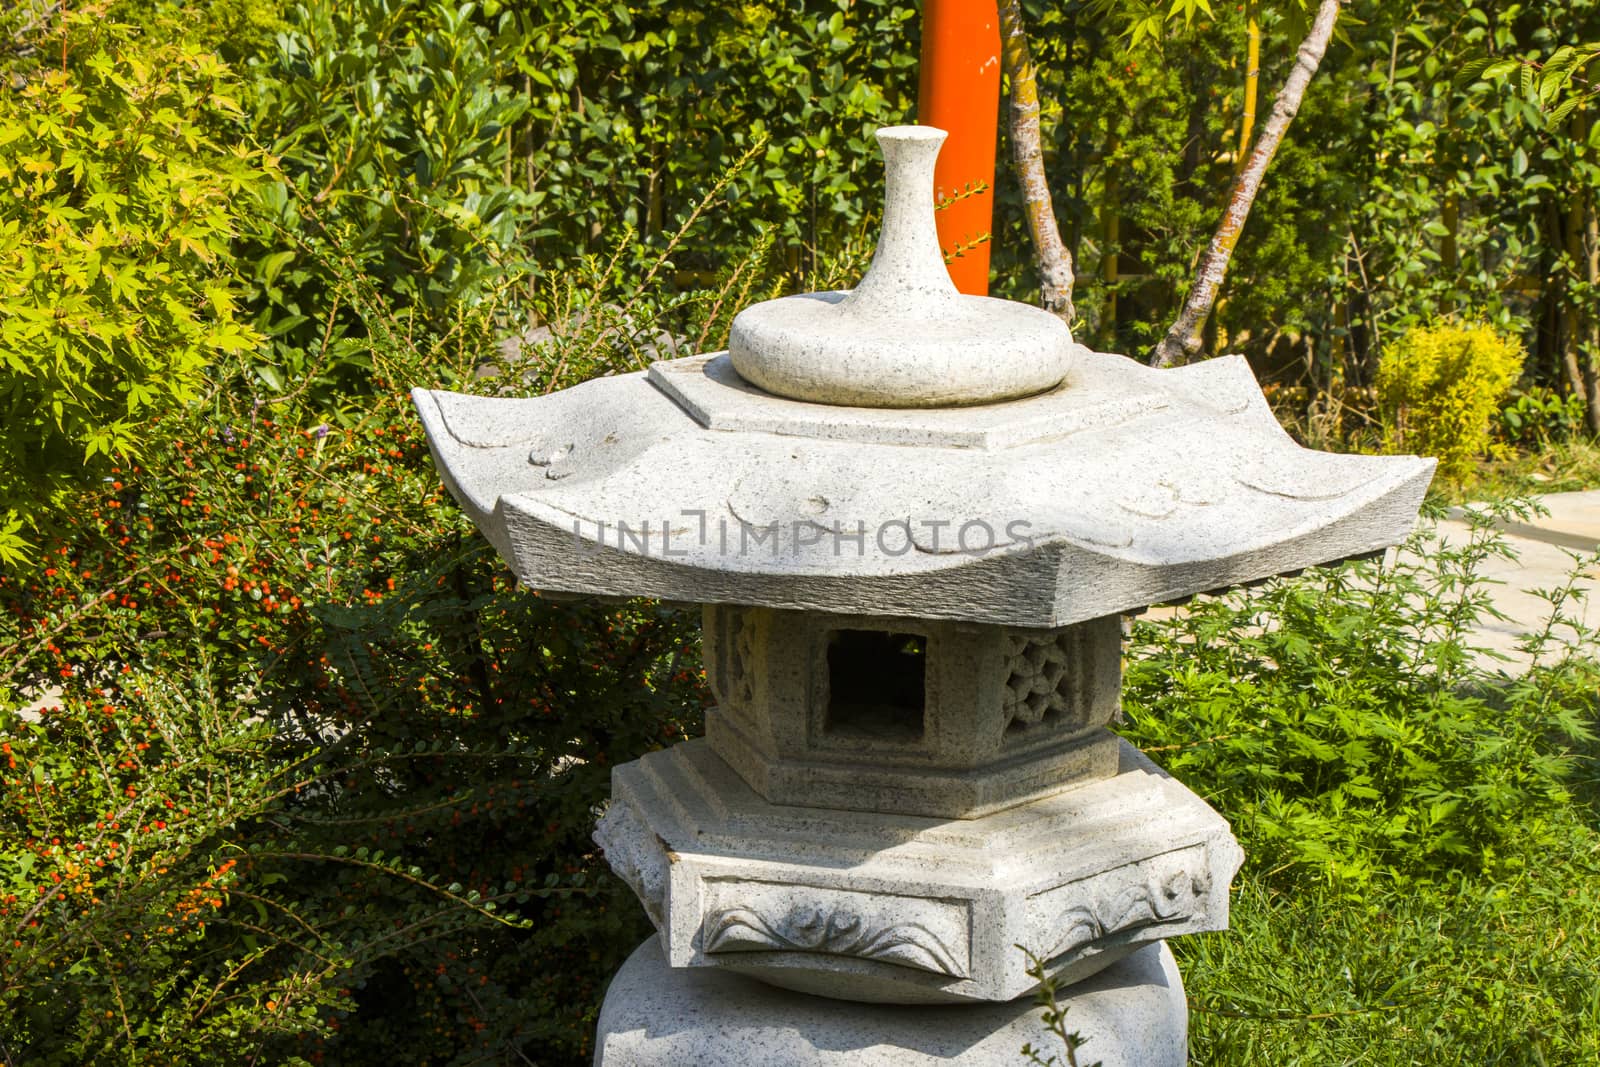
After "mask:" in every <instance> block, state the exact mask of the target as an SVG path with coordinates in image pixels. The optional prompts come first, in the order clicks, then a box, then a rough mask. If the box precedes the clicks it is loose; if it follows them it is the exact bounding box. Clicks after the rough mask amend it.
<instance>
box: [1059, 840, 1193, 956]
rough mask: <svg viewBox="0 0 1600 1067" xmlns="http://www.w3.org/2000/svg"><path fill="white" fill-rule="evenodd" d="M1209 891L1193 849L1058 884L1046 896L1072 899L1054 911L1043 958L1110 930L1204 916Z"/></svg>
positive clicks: (1070, 948)
mask: <svg viewBox="0 0 1600 1067" xmlns="http://www.w3.org/2000/svg"><path fill="white" fill-rule="evenodd" d="M1210 892H1211V875H1210V868H1209V865H1208V864H1207V861H1206V856H1205V854H1204V852H1203V850H1201V849H1198V848H1189V849H1180V850H1179V851H1177V852H1169V853H1167V854H1166V855H1163V856H1157V857H1155V858H1153V859H1151V860H1147V861H1146V862H1144V863H1139V864H1132V865H1130V867H1127V868H1122V869H1121V870H1118V871H1111V872H1107V874H1105V875H1101V876H1099V877H1096V878H1091V879H1087V880H1086V883H1075V884H1072V885H1066V886H1062V887H1061V888H1060V889H1057V890H1054V891H1053V892H1051V893H1050V894H1046V895H1047V896H1051V897H1058V898H1059V897H1066V898H1067V899H1068V900H1073V899H1074V898H1076V901H1077V902H1076V903H1071V904H1069V905H1068V906H1067V907H1065V908H1062V909H1061V910H1059V911H1056V912H1054V915H1053V921H1052V922H1051V923H1050V929H1051V930H1052V931H1053V932H1054V933H1055V942H1054V945H1053V947H1052V948H1051V949H1050V951H1049V952H1048V953H1047V954H1046V958H1048V959H1054V958H1056V957H1058V956H1062V955H1065V954H1066V953H1069V952H1073V951H1075V950H1077V949H1080V948H1082V947H1084V946H1085V945H1088V944H1091V943H1093V942H1097V941H1100V940H1102V939H1103V938H1106V937H1108V936H1110V935H1112V934H1116V933H1122V932H1125V931H1131V930H1137V929H1139V928H1141V927H1146V926H1158V925H1164V924H1167V923H1181V922H1186V921H1188V920H1190V919H1193V918H1196V917H1198V916H1200V915H1203V914H1204V912H1205V908H1206V900H1207V898H1208V896H1209V895H1210Z"/></svg>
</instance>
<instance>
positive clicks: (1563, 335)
mask: <svg viewBox="0 0 1600 1067" xmlns="http://www.w3.org/2000/svg"><path fill="white" fill-rule="evenodd" d="M1574 125H1576V123H1575V124H1574ZM1574 132H1576V131H1574ZM1578 143H1579V144H1582V143H1583V142H1581V141H1580V142H1578ZM1583 201H1584V195H1583V192H1582V190H1577V189H1575V190H1573V193H1572V199H1571V200H1569V201H1568V202H1567V209H1566V212H1565V215H1566V218H1565V220H1564V221H1565V223H1566V232H1565V233H1563V234H1562V245H1563V250H1564V251H1565V252H1566V256H1565V258H1564V263H1563V266H1564V267H1565V268H1566V269H1565V270H1563V271H1562V272H1561V286H1560V294H1561V316H1560V320H1559V321H1560V323H1561V326H1560V329H1559V331H1558V333H1557V335H1556V346H1557V351H1559V352H1560V354H1561V369H1562V371H1563V372H1564V373H1565V375H1566V379H1567V382H1566V385H1567V387H1566V390H1565V392H1566V393H1567V394H1568V395H1573V396H1583V395H1584V388H1583V368H1582V365H1581V364H1582V362H1583V352H1582V347H1583V342H1584V340H1585V338H1584V336H1583V333H1584V331H1583V312H1582V309H1581V308H1580V307H1579V304H1578V301H1579V299H1580V297H1579V295H1578V294H1577V293H1575V292H1574V291H1573V288H1574V287H1573V282H1574V281H1576V280H1577V279H1578V278H1579V277H1581V275H1579V273H1578V272H1579V271H1581V270H1583V269H1584V258H1585V257H1584V254H1583V214H1584V212H1583Z"/></svg>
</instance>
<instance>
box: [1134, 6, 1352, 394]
mask: <svg viewBox="0 0 1600 1067" xmlns="http://www.w3.org/2000/svg"><path fill="white" fill-rule="evenodd" d="M1340 2H1341V0H1321V3H1320V4H1319V5H1318V7H1317V17H1316V19H1315V20H1314V21H1313V22H1312V24H1311V31H1310V32H1309V33H1307V34H1306V39H1305V40H1304V41H1302V42H1300V50H1299V52H1298V54H1296V56H1295V61H1294V69H1293V70H1291V71H1290V72H1289V77H1288V80H1286V81H1285V82H1284V84H1283V89H1282V90H1281V91H1280V92H1279V93H1278V98H1277V100H1275V101H1274V102H1273V104H1272V114H1270V115H1268V116H1267V121H1266V122H1265V123H1264V124H1263V125H1262V127H1261V136H1260V137H1259V138H1258V139H1257V141H1256V143H1255V147H1254V148H1252V149H1251V150H1250V158H1249V160H1248V161H1247V162H1246V163H1245V165H1244V168H1243V169H1242V170H1240V171H1239V174H1238V176H1237V177H1236V178H1234V180H1233V189H1232V191H1231V192H1230V193H1229V196H1228V209H1227V211H1225V212H1224V213H1223V216H1222V222H1221V224H1219V225H1218V226H1217V232H1216V233H1215V234H1213V235H1212V237H1211V244H1210V246H1209V247H1207V248H1206V251H1205V254H1204V255H1203V256H1201V257H1200V263H1199V266H1198V267H1197V268H1196V270H1195V278H1194V283H1193V284H1192V285H1191V286H1190V288H1189V296H1188V299H1186V300H1185V301H1184V304H1183V310H1182V311H1181V312H1179V314H1178V318H1177V321H1175V322H1174V323H1173V324H1172V328H1171V329H1169V330H1168V331H1167V335H1166V337H1164V338H1162V339H1161V343H1160V344H1159V345H1157V346H1156V350H1155V353H1154V354H1153V355H1152V356H1151V357H1150V363H1151V365H1152V366H1156V367H1170V366H1172V365H1173V364H1174V363H1181V362H1185V361H1187V360H1188V359H1189V358H1190V357H1192V356H1194V355H1195V354H1196V353H1198V352H1199V351H1200V348H1201V344H1202V331H1203V330H1204V329H1205V323H1206V319H1207V318H1208V317H1210V315H1211V309H1212V308H1213V307H1214V306H1215V305H1216V302H1217V293H1218V292H1219V291H1220V290H1221V288H1222V279H1223V277H1224V276H1225V275H1226V274H1227V273H1228V261H1229V260H1230V259H1232V258H1233V249H1234V246H1235V245H1237V244H1238V243H1239V234H1240V232H1241V231H1242V230H1243V229H1244V224H1245V220H1246V219H1248V218H1249V217H1250V206H1251V205H1252V204H1253V203H1255V199H1256V193H1257V192H1258V191H1259V190H1260V189H1261V179H1262V177H1263V176H1265V174H1266V172H1267V166H1268V164H1270V163H1271V162H1272V157H1273V155H1274V154H1276V152H1277V151H1278V145H1280V144H1281V143H1282V142H1283V135H1284V133H1285V132H1286V131H1287V130H1288V129H1289V123H1291V122H1292V121H1294V116H1295V113H1296V112H1298V111H1299V110H1300V102H1301V101H1302V100H1304V99H1305V95H1306V86H1308V85H1310V84H1311V77H1312V75H1314V74H1316V72H1317V67H1318V66H1320V65H1321V64H1322V56H1323V53H1325V52H1326V51H1327V50H1328V41H1329V40H1330V39H1331V38H1332V37H1333V24H1334V23H1335V22H1336V21H1338V18H1339V6H1340Z"/></svg>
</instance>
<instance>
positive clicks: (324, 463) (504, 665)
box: [0, 246, 759, 1067]
mask: <svg viewBox="0 0 1600 1067" xmlns="http://www.w3.org/2000/svg"><path fill="white" fill-rule="evenodd" d="M757 251H759V246H758V249H757ZM657 276H659V275H657ZM740 277H741V276H740V275H739V274H737V273H734V274H732V275H730V277H729V278H728V279H727V286H726V287H725V288H724V289H723V290H722V291H720V292H712V293H706V294H702V295H701V297H700V298H699V299H698V300H696V301H692V302H691V306H694V307H702V308H703V314H705V315H706V316H708V317H707V320H706V321H707V324H708V325H707V328H710V325H711V324H718V323H725V321H726V314H727V309H728V307H729V306H730V304H731V303H733V302H734V298H733V292H734V287H736V286H739V285H742V284H744V283H742V282H740V280H739V279H740ZM339 284H340V285H341V286H342V288H341V289H340V290H339V291H340V292H363V293H369V294H370V290H369V289H367V288H363V287H362V282H361V280H360V279H359V278H347V279H343V280H341V281H340V283H339ZM608 295H615V294H608ZM619 298H620V296H619ZM573 299H574V300H578V301H580V302H583V303H592V302H593V301H594V299H595V297H594V295H593V294H591V295H590V296H588V297H582V296H579V295H576V294H575V295H574V296H573ZM666 303H668V304H670V303H671V301H666ZM367 306H368V307H370V308H371V309H372V310H371V312H370V315H369V318H368V319H367V320H365V321H364V322H363V324H362V326H363V330H362V333H363V335H364V336H365V337H366V338H367V339H366V340H360V341H357V340H355V339H352V340H351V341H350V343H351V344H352V345H355V344H358V343H359V344H360V345H362V346H363V349H362V351H361V352H360V353H358V354H359V357H360V358H361V359H362V360H363V361H364V362H365V363H366V364H367V365H369V366H371V367H372V368H373V369H374V371H375V374H376V375H377V377H378V378H380V379H381V380H383V381H391V382H396V383H408V384H409V383H424V384H441V385H449V386H453V387H458V388H459V387H462V386H463V384H465V385H466V386H467V387H469V388H471V387H475V388H488V389H494V388H497V387H498V386H499V382H498V381H497V380H495V379H483V378H479V377H477V376H476V375H475V367H476V364H477V361H478V359H479V358H480V357H481V354H482V352H483V351H484V350H485V349H486V348H488V347H489V346H492V344H493V342H494V339H495V337H496V335H497V330H498V325H497V324H498V322H499V321H500V319H501V315H500V313H499V312H498V310H497V309H496V306H495V305H494V303H493V301H485V302H483V303H482V304H480V305H479V306H477V307H472V308H468V307H458V308H456V309H455V314H454V316H453V318H451V319H450V320H449V321H440V320H435V322H436V324H437V325H438V326H439V327H440V332H437V333H429V334H426V335H422V334H408V333H407V325H408V323H409V319H408V316H407V314H406V312H405V311H404V310H403V309H394V308H387V307H385V306H383V305H381V304H377V303H372V304H369V305H367ZM653 306H654V305H653V304H652V303H651V301H649V300H642V299H641V300H634V301H632V302H629V303H628V304H627V305H626V306H625V307H624V308H623V309H622V311H623V312H625V313H631V314H633V315H634V316H635V317H636V321H637V322H638V323H639V324H640V326H641V327H644V326H647V325H648V324H647V323H646V322H645V321H644V320H645V317H646V316H647V315H648V314H649V312H650V310H651V309H652V307H653ZM336 314H338V311H337V310H336V309H334V308H332V307H330V308H329V310H328V311H327V312H326V315H328V316H329V317H331V316H333V315H336ZM611 327H612V324H611V323H608V322H607V321H605V320H602V319H599V318H596V319H594V320H593V321H592V322H591V323H590V324H589V325H588V326H587V327H586V328H585V329H584V330H582V331H576V332H573V333H571V334H568V335H567V336H564V337H563V338H561V339H560V340H559V342H558V343H556V344H555V345H553V346H552V348H550V349H548V350H540V351H538V352H534V353H530V354H529V356H528V364H527V366H526V367H521V368H519V373H520V372H521V371H524V370H525V371H526V372H528V373H537V374H539V375H541V379H540V380H542V381H548V382H550V383H551V384H552V385H553V386H556V387H559V386H563V385H570V384H573V383H574V381H575V380H576V377H577V376H578V375H580V374H583V375H592V374H598V373H605V372H608V371H614V370H616V369H619V367H625V366H628V365H630V364H631V362H632V360H633V358H634V354H633V352H632V351H631V350H629V349H627V348H626V347H623V348H618V347H616V345H615V344H614V343H613V342H614V340H615V338H614V336H613V335H612V334H611V333H610V330H611ZM541 358H543V359H544V360H545V362H542V363H541V362H539V360H540V359H541ZM311 373H313V372H308V376H307V377H303V378H301V379H300V380H290V381H289V382H288V383H287V384H288V389H287V390H286V391H285V392H284V393H283V394H281V395H272V394H269V393H267V392H266V391H265V390H264V389H263V387H262V384H261V381H260V378H259V375H258V374H257V373H256V370H255V356H254V354H253V353H244V354H241V355H238V356H236V357H230V358H229V359H227V360H226V361H225V362H223V363H221V364H218V365H214V366H213V367H212V368H211V369H210V371H209V372H208V374H209V376H210V379H211V381H212V383H213V385H214V389H212V390H210V391H209V392H208V393H207V399H206V401H205V403H204V404H196V405H191V406H190V407H189V408H188V409H180V410H178V411H175V412H172V413H171V414H170V415H169V416H168V420H167V421H166V422H165V423H164V426H165V428H166V429H167V433H168V435H169V436H167V437H166V438H165V439H164V440H160V441H158V442H156V443H155V444H153V445H152V446H151V447H150V448H148V449H147V450H146V454H145V455H144V456H143V457H142V458H141V460H140V461H139V463H138V464H137V465H130V466H126V467H117V466H114V467H113V468H112V469H111V477H112V479H113V480H111V481H109V482H107V483H105V484H104V486H103V487H101V488H98V489H94V490H91V491H89V492H86V493H84V494H82V495H80V496H79V497H77V498H76V499H75V500H74V509H75V513H76V514H77V515H78V516H79V519H80V522H79V523H78V525H77V526H76V527H74V528H73V529H72V530H70V531H63V532H62V533H61V534H59V535H58V536H57V537H55V538H53V539H51V540H49V541H47V542H46V543H45V544H44V545H43V546H42V547H41V552H42V553H43V555H44V561H43V562H44V563H45V564H46V565H45V566H42V567H41V568H39V569H37V570H36V571H34V572H31V573H28V574H25V575H0V693H4V694H6V699H7V701H8V703H7V704H6V705H4V706H0V744H3V745H4V746H5V748H4V749H0V937H3V938H4V939H5V944H6V946H7V950H6V951H5V952H3V953H0V1044H3V1047H4V1048H5V1049H6V1050H8V1052H7V1054H8V1055H10V1056H11V1057H12V1058H13V1060H17V1061H20V1062H26V1063H29V1064H40V1065H45V1067H51V1065H63V1067H65V1065H77V1064H86V1063H94V1064H114V1063H124V1062H129V1063H131V1062H153V1063H182V1064H184V1065H185V1067H204V1065H206V1064H235V1063H239V1062H247V1061H248V1060H250V1059H251V1058H256V1059H257V1062H262V1063H274V1064H279V1063H285V1064H288V1063H293V1064H301V1063H323V1062H329V1063H352V1064H364V1063H381V1062H386V1061H392V1062H397V1063H423V1062H426V1063H430V1064H462V1065H465V1064H468V1063H481V1062H484V1061H492V1062H505V1061H509V1062H517V1061H518V1057H519V1054H520V1055H524V1056H532V1057H534V1058H535V1061H536V1062H546V1063H549V1062H563V1063H564V1062H571V1063H576V1062H579V1061H581V1060H583V1059H585V1058H586V1057H587V1056H588V1055H589V1054H590V1052H591V1051H592V1041H593V1029H594V1020H595V1012H596V1011H597V1009H598V1003H599V998H600V994H601V991H602V989H603V984H604V981H605V979H606V978H607V977H608V976H609V974H611V973H612V972H613V971H614V970H615V968H616V967H617V966H619V965H620V963H621V961H622V959H623V958H624V957H625V956H626V954H627V953H628V952H630V951H631V950H632V949H633V948H634V947H635V946H636V945H637V944H638V942H639V940H641V939H642V938H643V937H644V936H645V934H646V932H647V930H648V921H647V920H646V919H645V918H644V916H643V913H642V911H641V910H640V909H639V908H638V907H637V904H636V903H635V901H634V900H633V898H632V895H631V893H630V892H629V891H628V890H627V889H626V887H624V886H622V885H621V884H620V883H619V882H618V881H617V880H615V879H614V878H612V877H611V876H610V875H609V873H608V871H607V869H606V867H605V864H604V861H603V859H602V858H601V856H600V855H599V853H598V850H597V849H596V848H595V846H594V844H593V842H592V840H591V839H590V834H591V832H592V830H593V820H594V811H595V809H596V808H597V807H598V806H599V805H600V804H602V803H603V802H604V800H605V798H606V796H607V794H608V791H609V787H610V773H611V768H612V767H613V766H615V765H616V764H617V763H619V762H623V761H626V760H630V759H633V758H635V757H637V756H638V755H640V754H642V753H644V752H646V751H649V750H651V749H653V748H658V747H660V746H662V745H664V744H668V743H671V742H673V741H677V740H681V739H682V738H683V737H685V736H686V735H687V733H688V732H689V731H690V730H692V729H695V728H696V724H697V719H698V714H699V707H700V703H701V700H702V699H703V691H702V684H701V674H700V671H699V665H698V662H697V651H698V645H697V643H696V641H695V637H696V634H697V630H698V625H697V624H698V615H697V614H696V613H693V612H684V611H681V610H672V609H667V608H664V607H661V606H657V605H653V604H648V603H635V604H629V605H624V606H622V607H616V606H606V605H601V604H594V603H583V604H572V603H565V602H558V601H555V600H553V599H548V598H544V597H541V596H538V595H536V594H533V593H529V592H527V591H525V590H518V589H516V588H515V583H514V581H513V580H512V579H511V577H510V575H509V574H508V573H507V571H506V569H505V565H504V564H503V563H502V562H501V561H500V560H499V559H498V558H497V557H496V555H495V553H494V551H493V549H492V548H490V547H489V546H488V544H487V543H486V542H484V541H483V539H482V537H481V536H480V535H478V534H477V532H476V531H475V530H474V529H473V528H472V526H471V523H470V521H468V520H467V519H466V518H465V516H464V515H463V513H462V512H461V510H460V508H459V507H457V506H456V505H455V503H454V502H453V501H452V500H451V499H450V498H449V496H448V494H446V493H445V491H444V489H443V487H442V486H441V485H440V483H439V478H438V474H437V472H436V471H435V470H434V467H433V464H432V461H431V459H430V458H429V455H428V451H427V447H426V445H425V443H424V441H423V440H422V436H421V430H420V427H419V426H418V424H417V423H416V419H415V415H414V412H413V410H412V408H411V406H410V402H409V399H408V397H407V395H406V393H405V392H404V391H402V390H400V389H396V388H390V389H388V390H387V391H384V392H381V393H379V394H378V395H377V396H376V397H369V398H368V399H367V401H366V403H365V404H364V406H363V407H362V408H361V410H360V411H359V412H358V413H356V415H355V416H354V417H353V418H352V419H351V421H350V423H349V424H348V425H338V424H334V423H331V422H330V421H326V419H325V414H324V411H323V409H322V407H321V406H320V404H319V403H318V402H316V401H314V400H313V399H312V398H311V397H310V394H309V391H308V390H307V389H306V388H305V386H306V385H307V384H308V383H309V382H310V381H311V380H312V379H311V377H310V376H309V375H310V374H311ZM515 381H516V382H518V383H521V381H522V379H521V377H520V376H519V377H516V378H515ZM51 684H53V685H56V686H58V687H59V688H60V690H61V695H60V698H59V704H60V709H59V710H55V711H50V712H48V713H47V714H45V715H44V716H43V718H42V720H39V721H32V720H30V719H28V718H25V717H23V716H21V715H19V714H17V713H16V711H15V704H16V702H17V694H18V693H19V692H22V691H25V689H27V688H38V687H43V686H46V685H51Z"/></svg>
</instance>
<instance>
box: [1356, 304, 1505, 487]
mask: <svg viewBox="0 0 1600 1067" xmlns="http://www.w3.org/2000/svg"><path fill="white" fill-rule="evenodd" d="M1523 358H1524V355H1523V351H1522V345H1521V344H1520V343H1519V342H1518V341H1517V340H1516V339H1515V338H1510V337H1506V336H1504V335H1503V334H1500V333H1498V332H1496V331H1495V330H1494V329H1493V328H1492V327H1489V326H1483V325H1477V326H1460V325H1456V324H1453V323H1441V324H1439V325H1436V326H1424V327H1418V328H1416V329H1413V330H1409V331H1407V332H1406V334H1405V336H1403V337H1402V338H1401V339H1400V341H1399V342H1398V343H1397V344H1395V345H1394V346H1393V347H1391V348H1390V349H1389V350H1388V351H1387V352H1385V353H1384V357H1383V361H1382V362H1381V363H1379V364H1378V380H1377V387H1378V402H1379V403H1380V404H1381V405H1382V408H1383V412H1384V418H1385V424H1386V426H1387V427H1388V434H1389V436H1388V443H1389V445H1390V446H1391V447H1392V448H1394V449H1395V450H1397V451H1408V450H1409V451H1414V452H1419V453H1421V454H1423V455H1429V456H1437V457H1438V459H1439V471H1440V474H1441V475H1443V476H1444V477H1445V478H1448V479H1450V480H1452V481H1462V480H1465V479H1467V478H1469V477H1470V476H1471V473H1472V464H1473V461H1474V460H1476V459H1477V458H1478V457H1480V456H1482V455H1483V454H1484V453H1485V452H1486V451H1487V450H1488V447H1489V438H1490V431H1491V428H1492V422H1493V419H1494V416H1495V413H1496V412H1498V411H1499V410H1500V406H1501V404H1502V403H1503V402H1504V400H1505V398H1506V395H1507V394H1508V393H1509V392H1510V391H1511V386H1512V384H1513V383H1515V382H1516V380H1517V377H1518V376H1519V375H1520V374H1521V373H1522V361H1523Z"/></svg>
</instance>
